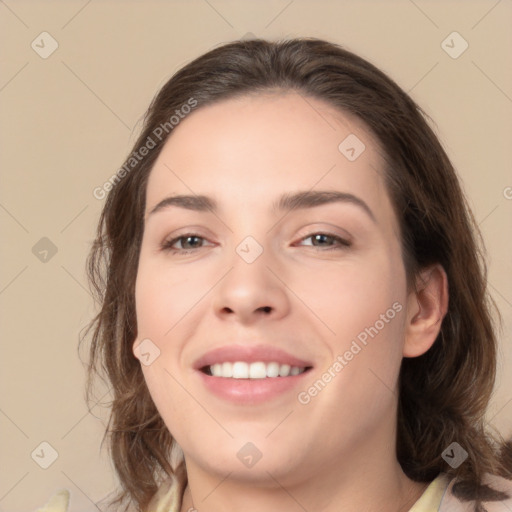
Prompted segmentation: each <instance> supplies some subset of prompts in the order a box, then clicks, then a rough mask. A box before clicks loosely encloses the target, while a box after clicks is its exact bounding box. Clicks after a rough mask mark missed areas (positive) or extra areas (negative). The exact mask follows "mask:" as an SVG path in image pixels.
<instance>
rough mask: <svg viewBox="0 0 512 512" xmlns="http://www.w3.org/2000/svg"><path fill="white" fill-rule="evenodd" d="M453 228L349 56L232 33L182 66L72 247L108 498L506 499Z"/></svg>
mask: <svg viewBox="0 0 512 512" xmlns="http://www.w3.org/2000/svg"><path fill="white" fill-rule="evenodd" d="M477 233H478V231H477V228H476V226H475V223H474V221H473V219H472V216H471V214H470V212H469V209H468V207H467V205H466V201H465V199H464V197H463V194H462V192H461V188H460V185H459V183H458V180H457V177H456V174H455V171H454V169H453V167H452V165H451V163H450V162H449V160H448V157H447V155H446V154H445V152H444V151H443V149H442V147H441V145H440V143H439V142H438V140H437V139H436V137H435V135H434V133H433V132H432V130H431V129H430V128H429V126H428V124H427V123H426V121H425V119H424V117H423V115H422V113H421V110H420V109H419V107H418V106H417V105H416V104H415V103H414V102H413V101H412V100H411V99H410V98H409V97H408V96H407V95H406V94H405V93H404V92H403V91H402V90H401V89H400V88H399V87H398V86H397V85H396V84H395V83H394V82H393V81H392V80H390V79H389V78H388V77H387V76H385V75H384V74H383V73H382V72H381V71H379V70H378V69H376V68H375V67H374V66H373V65H371V64H370V63H368V62H367V61H365V60H363V59H361V58H360V57H358V56H356V55H354V54H352V53H350V52H348V51H346V50H344V49H342V48H340V47H339V46H337V45H334V44H331V43H329V42H326V41H321V40H316V39H294V40H288V41H283V42H277V43H274V42H267V41H263V40H252V41H237V42H234V43H230V44H226V45H223V46H221V47H219V48H216V49H214V50H212V51H210V52H208V53H207V54H205V55H203V56H201V57H199V58H198V59H196V60H195V61H193V62H192V63H190V64H188V65H186V66H185V67H184V68H182V69H181V70H180V71H179V72H178V73H177V74H176V75H174V76H173V77H172V78H171V79H170V80H169V82H168V83H167V84H166V85H165V86H164V87H163V88H162V90H161V91H160V92H159V94H158V95H157V96H156V98H155V99H154V101H153V103H152V105H151V106H150V108H149V110H148V113H147V115H146V118H145V124H144V128H143V131H142V134H141V135H140V137H139V140H138V141H137V143H136V144H135V146H134V149H133V152H132V153H131V154H130V155H129V156H128V158H127V160H126V162H125V164H124V165H123V167H122V168H121V169H120V171H119V172H118V173H117V175H116V176H115V177H114V178H113V180H112V191H111V192H110V193H109V195H108V198H107V200H106V204H105V208H104V210H103V213H102V217H101V219H100V224H99V228H98V236H97V239H96V241H95V243H94V246H93V248H92V252H91V255H90V259H89V274H90V279H91V282H92V284H93V286H94V287H95V290H96V292H97V294H98V299H99V301H100V303H101V306H102V307H101V311H100V313H99V315H98V316H97V317H96V318H95V320H94V321H93V323H92V324H91V326H90V328H89V330H90V329H93V336H92V346H91V354H90V356H91V367H90V374H89V391H90V390H91V384H92V377H93V376H94V374H95V372H96V371H98V372H99V371H100V370H99V369H100V368H104V370H105V371H106V375H107V377H108V379H110V382H111V384H112V392H113V396H114V399H113V403H112V413H111V418H110V423H109V427H108V430H107V433H108V435H109V438H110V439H109V440H110V447H111V448H110V449H111V455H112V460H113V462H114V465H115V468H116V471H117V474H118V476H119V478H120V481H121V483H122V486H123V489H122V491H121V492H120V493H119V495H118V496H117V499H116V500H114V501H113V502H112V504H113V505H114V506H115V507H117V508H115V509H116V510H119V507H120V506H122V505H126V507H127V508H128V506H130V505H131V506H132V507H134V509H135V510H142V511H150V512H153V511H169V512H171V511H172V512H177V511H181V512H183V511H190V510H199V511H217V510H226V509H227V508H228V506H229V507H230V509H243V510H245V511H252V510H267V511H271V510H287V511H295V510H297V511H298V510H317V511H324V512H329V511H334V510H336V511H337V510H346V511H360V510H369V511H370V510H371V511H374V510H375V511H377V510H378V511H380V512H388V511H389V512H391V511H398V510H400V511H404V512H405V511H411V512H424V511H430V510H447V511H448V510H449V511H457V510H489V511H491V510H506V508H503V507H509V508H510V507H511V506H512V482H511V481H510V478H511V477H512V455H511V448H510V443H505V442H504V441H503V440H499V441H497V440H495V439H494V438H493V437H492V436H491V434H490V433H489V432H488V431H487V430H486V426H485V421H484V413H485V410H486V407H487V405H488V403H489V398H490V394H491V391H492V388H493V385H494V377H495V368H496V339H495V331H494V326H493V321H492V317H491V313H492V308H491V304H492V303H491V302H490V299H489V297H488V295H487V292H486V281H485V265H484V263H483V261H482V259H481V256H480V250H479V245H478V243H477V242H478V241H479V239H478V238H477ZM86 334H87V333H86ZM497 437H499V436H497ZM56 499H64V500H65V496H61V497H60V498H58V497H57V498H56ZM465 507H469V508H465ZM499 507H502V508H499Z"/></svg>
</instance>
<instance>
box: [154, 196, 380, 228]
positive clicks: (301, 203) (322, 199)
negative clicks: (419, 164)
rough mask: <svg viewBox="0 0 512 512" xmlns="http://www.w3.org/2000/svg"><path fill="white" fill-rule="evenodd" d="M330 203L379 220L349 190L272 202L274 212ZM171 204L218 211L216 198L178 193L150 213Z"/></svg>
mask: <svg viewBox="0 0 512 512" xmlns="http://www.w3.org/2000/svg"><path fill="white" fill-rule="evenodd" d="M330 203H349V204H353V205H356V206H358V207H360V208H361V209H362V210H363V211H364V212H365V213H366V214H367V215H368V216H369V217H370V218H371V219H372V220H373V222H377V220H376V218H375V215H374V214H373V212H372V210H371V209H370V207H369V206H368V205H367V204H366V203H365V202H364V201H363V200H362V199H361V198H359V197H357V196H355V195H353V194H349V193H347V192H338V191H330V190H325V191H312V190H308V191H304V192H296V193H293V194H283V195H282V196H281V197H280V198H279V199H278V201H276V202H274V203H272V209H271V211H272V212H273V213H279V212H290V211H295V210H301V209H305V208H314V207H315V206H321V205H324V204H330ZM170 206H177V207H179V208H184V209H186V210H193V211H197V212H206V211H211V212H212V213H215V212H217V210H218V204H217V201H215V199H213V198H211V197H208V196H204V195H176V196H169V197H166V198H165V199H162V201H160V202H159V203H158V204H157V205H156V206H155V207H154V208H153V209H152V210H151V211H150V212H149V213H148V217H149V216H150V215H153V214H154V213H157V212H159V211H161V210H164V209H166V208H168V207H170Z"/></svg>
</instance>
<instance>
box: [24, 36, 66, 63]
mask: <svg viewBox="0 0 512 512" xmlns="http://www.w3.org/2000/svg"><path fill="white" fill-rule="evenodd" d="M30 46H31V47H32V50H34V51H35V52H36V53H37V54H38V55H39V57H41V58H42V59H47V58H48V57H49V56H50V55H51V54H52V53H53V52H54V51H55V50H57V48H58V47H59V43H58V42H57V40H56V39H55V38H54V37H53V36H52V35H51V34H49V33H48V32H41V33H40V34H39V35H38V36H37V37H36V38H35V39H34V40H33V41H32V43H31V44H30Z"/></svg>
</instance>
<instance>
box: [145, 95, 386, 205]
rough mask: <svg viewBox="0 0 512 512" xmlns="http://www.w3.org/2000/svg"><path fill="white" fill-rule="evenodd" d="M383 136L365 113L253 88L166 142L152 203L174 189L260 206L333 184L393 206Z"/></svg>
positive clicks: (183, 125)
mask: <svg viewBox="0 0 512 512" xmlns="http://www.w3.org/2000/svg"><path fill="white" fill-rule="evenodd" d="M383 162H384V160H383V158H382V157H381V151H380V147H379V144H378V143H377V141H376V140H375V138H374V137H373V135H372V134H371V133H370V131H369V130H368V129H367V128H366V127H365V125H364V123H362V122H361V121H360V120H359V119H357V118H355V117H354V116H350V115H348V114H346V113H343V112H341V111H339V110H337V109H335V108H333V107H332V106H330V105H328V104H327V103H325V102H323V101H321V100H318V99H315V98H310V97H305V96H303V95H301V94H298V93H295V92H286V93H282V92H281V93H270V94H257V95H255V94H253V95H249V96H243V97H239V98H234V99H229V100H224V101H221V102H218V103H215V104H213V105H208V106H204V107H200V108H198V109H197V110H195V111H193V112H192V113H191V114H189V115H188V116H187V117H186V118H185V119H183V120H181V122H180V123H179V125H178V126H176V127H175V128H174V129H173V132H172V133H171V135H170V137H169V138H168V140H167V142H166V144H165V145H164V148H163V149H162V151H161V153H160V155H159V157H158V159H157V161H156V162H155V165H154V167H153V170H152V171H151V175H150V177H149V182H148V188H147V202H146V204H147V210H149V209H151V207H152V205H154V204H156V203H157V202H158V201H159V200H161V199H162V197H165V196H168V195H172V194H183V193H187V194H191V193H192V194H207V195H212V196H215V197H216V198H217V199H218V202H219V203H221V204H222V203H223V202H230V201H231V202H235V201H237V202H238V203H239V205H238V206H239V207H240V206H242V205H243V207H245V208H248V207H254V208H257V207H259V208H261V207H263V206H264V202H265V201H266V200H268V202H271V201H272V200H273V199H274V197H277V196H278V195H280V194H281V193H282V192H288V191H294V190H311V189H314V188H318V189H323V190H325V189H334V190H342V191H345V192H350V193H354V194H358V195H360V196H364V197H365V198H366V199H367V200H368V201H370V202H372V203H373V205H374V207H376V208H377V209H378V206H379V205H380V206H382V207H383V208H386V207H389V203H388V199H387V193H386V191H385V188H384V182H383Z"/></svg>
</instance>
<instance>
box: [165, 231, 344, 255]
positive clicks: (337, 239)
mask: <svg viewBox="0 0 512 512" xmlns="http://www.w3.org/2000/svg"><path fill="white" fill-rule="evenodd" d="M319 235H323V236H327V237H329V238H332V239H333V240H334V241H335V242H338V245H335V246H331V247H324V248H322V247H318V246H314V245H312V244H311V245H310V247H316V248H317V249H319V250H320V251H333V250H343V249H347V248H349V247H350V246H351V245H352V243H351V242H349V241H348V240H345V239H344V238H341V237H339V236H338V235H334V234H333V233H327V232H323V231H319V232H316V233H311V234H310V235H307V236H305V237H303V238H301V239H300V241H303V240H307V239H308V238H313V237H315V236H319ZM186 238H199V239H200V240H206V239H205V238H204V237H202V236H200V235H198V234H197V233H186V234H184V235H180V236H177V237H175V238H172V239H171V240H165V241H164V242H163V243H162V245H161V250H162V251H164V252H171V253H172V254H176V253H182V254H183V253H184V254H189V253H191V252H193V251H195V250H197V249H201V248H202V247H194V248H192V249H174V248H173V247H172V246H173V245H174V244H175V243H176V242H178V241H180V240H184V239H186Z"/></svg>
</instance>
